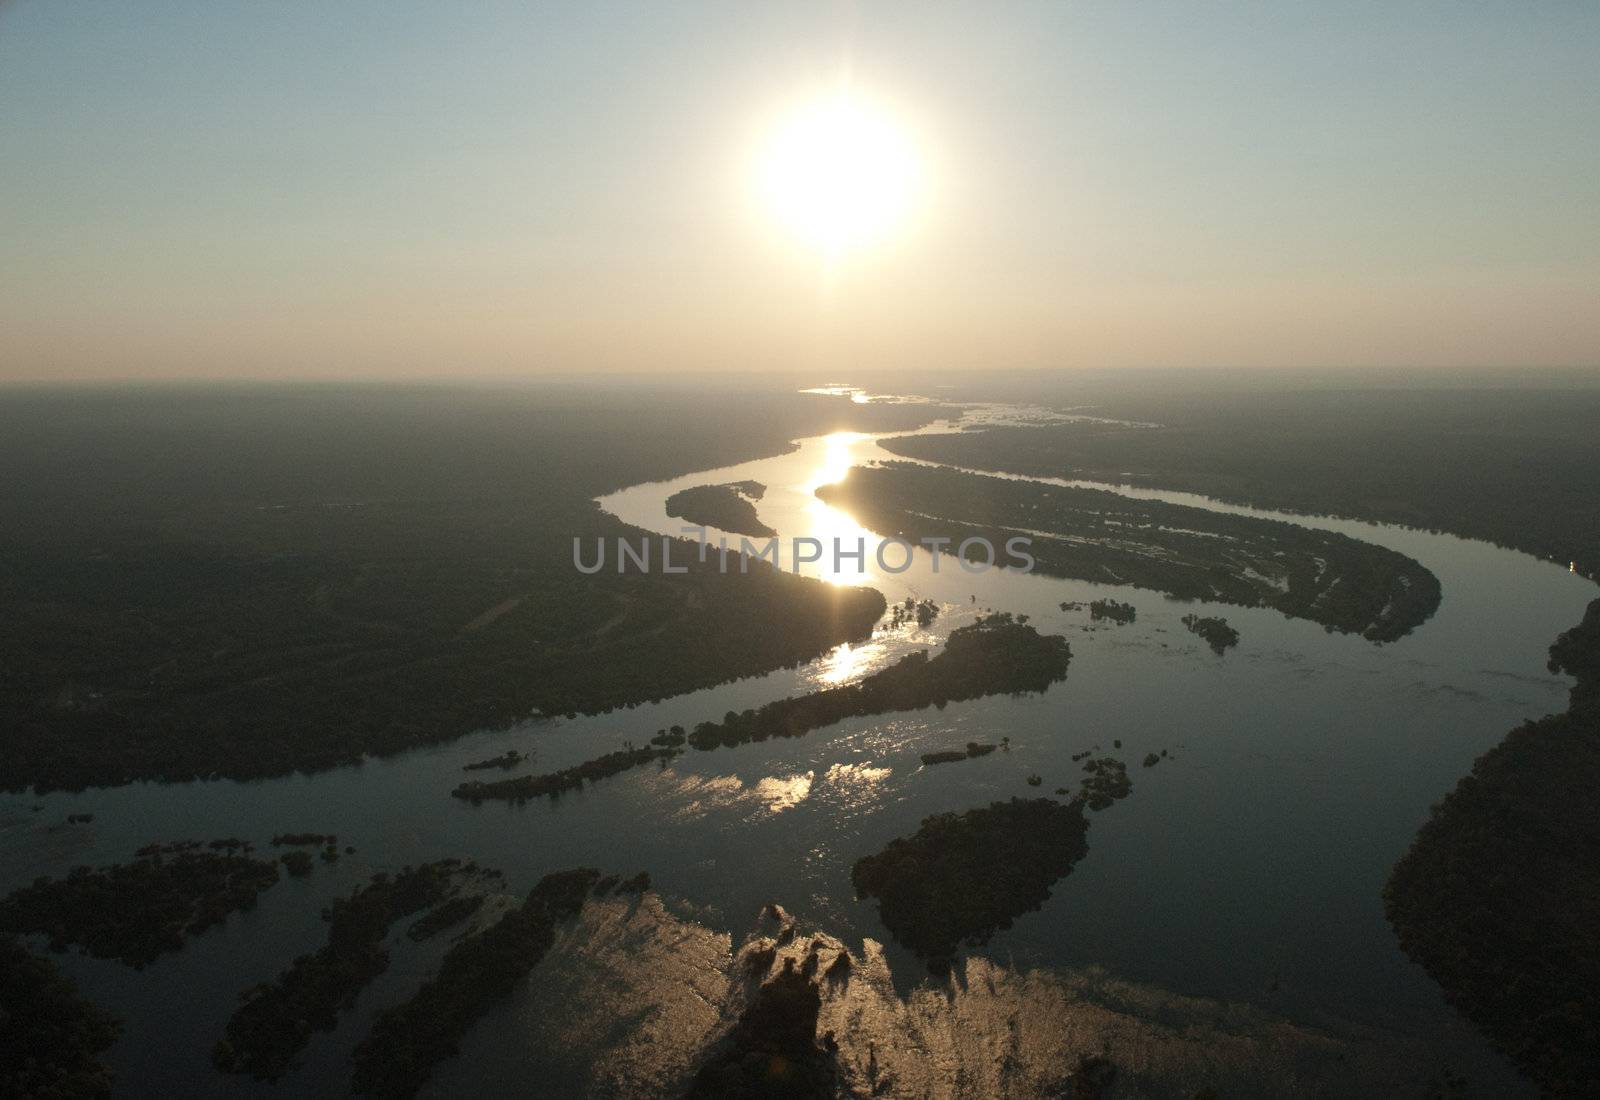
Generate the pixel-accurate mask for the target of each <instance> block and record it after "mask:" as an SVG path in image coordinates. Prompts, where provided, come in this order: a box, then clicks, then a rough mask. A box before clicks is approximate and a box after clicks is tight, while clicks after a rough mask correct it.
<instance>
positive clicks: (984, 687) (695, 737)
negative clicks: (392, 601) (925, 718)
mask: <svg viewBox="0 0 1600 1100" xmlns="http://www.w3.org/2000/svg"><path fill="white" fill-rule="evenodd" d="M1022 618H1026V616H1023V617H1022ZM1071 659H1072V649H1071V647H1070V646H1069V645H1068V644H1067V641H1066V639H1065V638H1062V637H1061V636H1060V635H1055V634H1040V633H1039V632H1038V631H1037V630H1035V629H1034V628H1033V627H1032V626H1029V625H1027V624H1026V623H1025V622H1023V621H1022V619H1019V618H1016V617H1014V616H1012V615H1011V613H1010V612H997V613H995V614H992V615H986V616H983V617H981V618H979V619H978V620H977V621H976V622H973V623H970V624H968V625H967V626H963V627H958V628H956V629H955V630H952V631H951V632H950V636H949V637H948V638H947V639H946V640H945V644H944V647H943V648H942V649H941V650H939V651H938V653H937V654H935V655H934V656H931V657H930V656H929V655H928V651H927V650H918V651H916V652H914V653H910V654H908V655H906V656H905V657H902V658H901V659H900V660H899V661H897V662H895V663H894V664H893V665H890V666H889V667H888V668H886V669H883V670H881V671H879V672H874V673H872V674H871V675H870V676H866V677H864V678H863V679H862V680H860V681H859V682H857V683H854V684H847V685H844V686H843V687H836V688H828V689H825V690H823V691H816V692H812V693H810V694H808V695H798V696H793V697H791V698H788V699H779V700H776V701H774V702H771V703H767V704H765V705H764V706H761V707H758V708H752V709H749V710H745V711H743V712H740V713H735V712H733V711H729V712H728V713H727V714H726V715H725V716H724V717H723V719H722V721H721V722H711V721H706V722H701V723H700V724H699V725H697V726H695V727H694V729H693V730H688V731H685V730H683V729H682V728H681V727H674V728H673V730H671V731H670V732H668V731H663V732H662V733H660V734H658V735H657V736H656V737H654V738H652V745H655V746H658V747H653V748H652V747H642V748H633V747H630V748H625V749H621V750H618V751H617V752H612V753H607V754H606V755H605V756H601V757H598V758H596V759H594V760H590V761H588V762H587V763H584V764H579V765H577V766H575V767H571V768H565V769H562V770H561V771H557V772H551V773H549V774H546V775H529V776H519V777H517V778H515V779H502V780H497V781H494V782H483V781H481V780H477V781H473V782H468V783H462V784H460V785H459V786H457V787H456V788H455V789H454V790H453V791H451V792H450V793H451V794H452V795H454V796H455V797H456V798H461V799H465V800H467V801H469V802H472V803H474V804H477V803H481V802H483V801H484V800H486V799H504V800H510V801H517V802H522V801H526V800H527V799H529V798H538V797H542V796H552V797H553V796H557V795H559V794H560V793H561V792H562V791H566V790H575V789H578V788H581V787H582V786H583V784H584V783H585V782H586V781H587V782H592V781H594V780H597V779H602V778H605V777H607V776H611V775H616V774H618V773H619V772H622V771H626V770H627V769H629V768H634V767H638V766H640V765H642V764H648V763H650V762H651V761H656V760H661V761H665V760H668V759H671V758H672V757H674V756H676V755H678V754H679V753H680V752H682V751H683V750H682V749H681V748H679V747H678V746H680V745H682V744H684V743H685V742H687V744H688V745H690V746H691V747H693V748H695V749H698V750H701V751H705V750H710V749H715V748H719V747H722V746H732V745H742V744H745V743H747V742H751V741H765V740H767V739H769V738H773V737H801V736H804V735H805V734H808V733H810V732H812V731H813V730H817V729H822V728H824V727H826V726H831V725H834V724H835V723H837V722H842V721H844V720H845V719H847V718H859V717H866V716H870V715H876V714H892V713H895V712H899V711H908V710H921V709H923V708H925V707H930V706H932V707H943V706H945V705H946V704H947V703H951V702H958V701H961V700H965V699H977V698H981V697H982V696H985V695H1019V694H1024V693H1027V692H1043V691H1046V690H1048V689H1049V687H1050V685H1051V684H1054V683H1057V682H1059V681H1060V680H1062V679H1064V678H1065V677H1066V674H1067V666H1068V664H1069V663H1070V662H1071ZM979 755H981V751H980V753H979Z"/></svg>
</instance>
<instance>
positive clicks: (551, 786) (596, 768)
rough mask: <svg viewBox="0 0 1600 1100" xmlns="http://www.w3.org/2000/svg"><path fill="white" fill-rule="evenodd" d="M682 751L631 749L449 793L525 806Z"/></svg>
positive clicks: (477, 800) (475, 782)
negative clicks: (500, 800) (533, 800)
mask: <svg viewBox="0 0 1600 1100" xmlns="http://www.w3.org/2000/svg"><path fill="white" fill-rule="evenodd" d="M682 751H683V750H681V749H652V748H629V749H619V750H617V751H616V752H608V753H606V754H605V755H604V756H599V757H596V758H595V759H593V760H589V761H585V762H584V763H582V764H576V765H574V766H572V767H570V768H562V769H561V770H560V771H555V772H549V773H548V774H545V775H519V776H517V777H516V778H515V779H495V780H490V781H487V782H485V781H484V780H481V779H475V780H472V781H470V782H467V783H462V784H461V785H459V786H458V787H456V788H455V789H454V790H453V791H451V792H450V793H451V794H452V795H453V796H455V797H456V798H463V799H466V800H467V801H468V802H471V803H472V804H473V805H475V806H476V805H479V804H480V803H482V802H484V801H485V800H487V799H503V800H506V801H511V802H526V801H527V800H528V799H530V798H546V797H548V798H559V797H560V796H561V792H562V791H574V790H578V789H580V788H582V787H583V785H584V784H585V783H595V782H598V781H599V780H601V779H606V778H608V777H610V776H613V775H617V774H619V773H621V772H625V771H627V770H629V769H630V768H637V767H639V766H640V765H641V764H648V763H649V762H650V761H652V760H670V759H671V758H672V757H674V756H677V755H678V753H680V752H682Z"/></svg>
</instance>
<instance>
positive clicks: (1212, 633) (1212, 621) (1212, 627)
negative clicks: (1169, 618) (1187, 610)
mask: <svg viewBox="0 0 1600 1100" xmlns="http://www.w3.org/2000/svg"><path fill="white" fill-rule="evenodd" d="M1182 622H1183V625H1184V627H1185V628H1187V629H1188V631H1189V633H1190V634H1194V635H1196V636H1198V637H1199V639H1200V640H1201V641H1202V642H1204V643H1206V645H1208V646H1210V647H1211V652H1213V653H1215V654H1216V655H1217V656H1218V657H1220V656H1222V655H1223V654H1224V653H1226V652H1227V651H1228V650H1230V649H1232V648H1233V647H1234V646H1236V645H1238V644H1239V632H1238V631H1237V630H1235V629H1234V628H1233V627H1231V626H1229V625H1228V620H1227V619H1219V618H1216V617H1215V616H1212V615H1185V616H1184V617H1183V620H1182Z"/></svg>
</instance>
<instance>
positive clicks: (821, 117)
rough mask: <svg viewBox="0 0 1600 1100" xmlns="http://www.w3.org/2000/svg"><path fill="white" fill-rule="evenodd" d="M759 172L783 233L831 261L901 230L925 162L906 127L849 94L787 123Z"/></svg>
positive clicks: (774, 135) (772, 137) (777, 130)
mask: <svg viewBox="0 0 1600 1100" xmlns="http://www.w3.org/2000/svg"><path fill="white" fill-rule="evenodd" d="M757 173H758V186H759V188H760V191H761V193H762V198H763V199H764V200H765V202H766V205H767V206H768V208H769V209H770V211H771V212H772V214H773V215H774V216H775V217H776V218H777V220H778V221H779V222H780V223H782V225H783V226H784V228H786V229H787V230H789V231H790V232H791V233H793V234H794V235H796V236H797V237H799V238H800V239H801V240H802V241H804V242H805V243H806V244H808V245H810V246H811V247H813V248H815V249H817V250H818V251H820V252H822V253H824V254H825V255H827V256H831V257H837V256H839V255H842V254H843V253H846V252H851V251H855V250H857V249H859V248H861V247H863V246H864V245H868V244H871V243H873V242H875V241H878V240H881V239H883V238H884V237H886V236H888V235H889V234H891V233H892V232H893V231H894V230H896V229H898V228H900V226H901V225H902V224H903V223H904V222H905V221H906V220H907V218H908V217H909V215H910V213H911V209H912V207H913V205H914V204H915V202H916V201H917V199H918V198H919V192H920V191H921V188H922V164H921V158H920V157H919V156H918V154H917V150H916V148H915V146H914V144H913V142H912V140H911V137H910V134H909V133H908V131H907V130H906V128H905V127H904V126H903V125H902V124H900V123H899V122H898V121H897V120H896V119H895V118H894V116H893V115H891V114H890V113H889V112H888V111H886V110H884V109H883V108H881V107H878V106H876V105H874V104H872V103H870V102H868V101H866V100H864V99H862V98H859V97H857V96H855V95H853V94H852V93H850V92H848V91H839V92H836V93H834V94H832V95H830V96H827V97H824V98H821V99H817V100H814V101H812V102H810V103H807V104H804V105H803V106H801V107H799V108H798V109H795V110H793V111H791V112H790V113H789V114H788V115H786V116H785V117H783V118H782V119H781V120H780V121H779V122H778V124H777V125H776V126H774V127H773V129H772V132H771V133H770V134H769V136H768V139H767V141H766V143H765V146H764V147H763V149H762V151H761V155H760V157H759V158H758V162H757Z"/></svg>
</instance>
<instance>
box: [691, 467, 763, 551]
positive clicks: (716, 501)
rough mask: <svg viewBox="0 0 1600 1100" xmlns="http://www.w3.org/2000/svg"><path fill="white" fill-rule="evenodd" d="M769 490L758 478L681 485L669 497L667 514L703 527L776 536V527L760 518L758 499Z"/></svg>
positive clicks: (739, 533)
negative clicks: (682, 487)
mask: <svg viewBox="0 0 1600 1100" xmlns="http://www.w3.org/2000/svg"><path fill="white" fill-rule="evenodd" d="M766 493H767V487H766V486H765V485H763V484H761V482H759V481H734V482H729V483H728V484H726V485H696V486H694V487H693V488H689V489H679V490H678V491H677V492H676V493H673V494H672V495H671V496H669V497H668V498H667V515H668V516H669V517H670V518H672V519H684V520H688V521H689V522H690V523H692V524H695V525H697V526H700V527H715V528H717V529H718V530H721V531H727V532H729V533H730V534H734V535H749V536H750V537H751V538H763V539H768V538H773V537H775V536H776V535H777V533H778V532H777V531H776V530H774V529H773V528H771V527H768V526H767V525H766V524H764V523H762V522H761V519H760V517H759V516H757V515H756V506H755V503H754V502H755V501H758V500H760V499H761V498H762V497H763V496H765V495H766Z"/></svg>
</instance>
